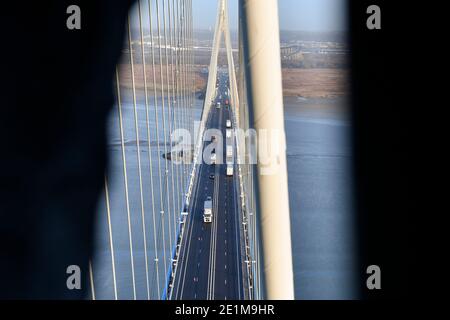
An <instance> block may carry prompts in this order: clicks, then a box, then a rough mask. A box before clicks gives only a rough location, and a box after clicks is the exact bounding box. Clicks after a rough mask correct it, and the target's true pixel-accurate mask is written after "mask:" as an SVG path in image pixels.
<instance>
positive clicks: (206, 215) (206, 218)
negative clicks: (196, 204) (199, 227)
mask: <svg viewBox="0 0 450 320" xmlns="http://www.w3.org/2000/svg"><path fill="white" fill-rule="evenodd" d="M212 215H213V212H212V200H211V197H208V200H206V201H205V206H204V211H203V222H204V223H211V222H212Z"/></svg>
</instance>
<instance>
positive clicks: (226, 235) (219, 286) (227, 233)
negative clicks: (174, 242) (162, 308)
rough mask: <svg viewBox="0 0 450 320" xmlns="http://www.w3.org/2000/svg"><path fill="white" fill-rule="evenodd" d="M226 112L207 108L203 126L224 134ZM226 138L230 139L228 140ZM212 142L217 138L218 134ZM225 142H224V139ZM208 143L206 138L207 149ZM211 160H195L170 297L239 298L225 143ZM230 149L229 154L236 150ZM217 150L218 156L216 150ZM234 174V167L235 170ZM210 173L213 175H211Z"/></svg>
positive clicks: (233, 195)
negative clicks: (209, 205) (209, 216)
mask: <svg viewBox="0 0 450 320" xmlns="http://www.w3.org/2000/svg"><path fill="white" fill-rule="evenodd" d="M227 91H228V88H227V77H226V76H225V75H223V74H220V75H219V85H218V93H217V95H218V96H217V97H216V100H215V101H216V102H217V101H221V102H223V101H224V99H225V97H226V95H227ZM230 116H231V111H230V110H229V109H228V108H227V107H224V106H223V103H222V107H221V108H220V109H217V108H216V107H215V106H214V107H213V108H211V112H210V114H209V117H208V121H207V125H206V128H209V129H211V128H214V129H218V130H220V131H221V133H222V137H223V139H226V120H227V119H231V117H230ZM228 140H230V139H228ZM217 142H218V143H220V142H221V138H220V137H218V139H217ZM229 142H230V141H228V143H229ZM210 143H211V142H205V143H204V145H203V148H206V147H207V146H208V145H209V144H210ZM216 152H217V153H218V154H217V159H218V161H220V160H222V161H221V162H220V163H218V164H216V165H209V164H206V163H205V162H202V164H200V165H199V170H198V176H197V181H196V185H195V190H194V197H193V201H192V205H191V208H190V211H189V215H188V216H187V218H186V221H185V229H184V232H183V239H182V242H181V251H180V257H179V259H178V262H177V269H176V274H175V282H174V288H173V292H172V299H175V300H241V299H244V289H243V288H244V281H243V275H242V274H243V259H242V250H241V246H242V244H241V241H240V239H241V238H242V237H241V232H242V229H241V228H240V223H239V211H238V201H237V189H236V185H237V181H236V175H235V174H234V175H233V177H227V176H226V164H225V159H226V154H225V153H226V147H225V144H224V146H223V148H220V147H218V148H216ZM235 152H236V151H235V149H234V153H233V154H234V155H235ZM219 153H221V155H220V154H219ZM234 173H236V169H235V170H234ZM213 177H214V178H213ZM207 197H211V198H212V200H213V222H212V223H211V224H206V223H204V222H203V210H204V202H205V200H206V199H207Z"/></svg>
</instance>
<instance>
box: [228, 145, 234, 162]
mask: <svg viewBox="0 0 450 320" xmlns="http://www.w3.org/2000/svg"><path fill="white" fill-rule="evenodd" d="M229 158H233V146H227V159H229Z"/></svg>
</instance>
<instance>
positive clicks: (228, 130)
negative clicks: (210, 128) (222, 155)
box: [227, 129, 232, 138]
mask: <svg viewBox="0 0 450 320" xmlns="http://www.w3.org/2000/svg"><path fill="white" fill-rule="evenodd" d="M231 135H232V131H231V130H230V129H227V138H231Z"/></svg>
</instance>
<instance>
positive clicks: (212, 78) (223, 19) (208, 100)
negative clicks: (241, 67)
mask: <svg viewBox="0 0 450 320" xmlns="http://www.w3.org/2000/svg"><path fill="white" fill-rule="evenodd" d="M222 35H224V38H225V47H226V50H227V59H228V73H229V79H230V92H231V97H230V102H231V106H232V108H233V109H234V114H235V115H236V117H237V118H236V120H237V122H238V123H239V121H238V115H239V112H238V110H239V97H238V90H237V82H236V73H235V67H234V58H233V50H232V47H231V36H230V27H229V19H228V0H219V6H218V8H217V20H216V27H215V32H214V42H213V49H212V54H211V62H210V65H209V75H208V85H207V88H206V95H205V105H204V109H203V110H204V112H203V116H204V117H207V115H208V113H209V111H210V108H211V104H212V100H213V98H214V95H215V91H216V79H217V62H218V58H219V50H220V44H221V40H222ZM203 120H206V118H205V119H202V124H203V123H204V122H203ZM202 129H203V128H202ZM202 132H203V130H202Z"/></svg>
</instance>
